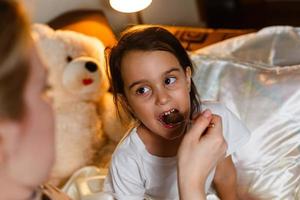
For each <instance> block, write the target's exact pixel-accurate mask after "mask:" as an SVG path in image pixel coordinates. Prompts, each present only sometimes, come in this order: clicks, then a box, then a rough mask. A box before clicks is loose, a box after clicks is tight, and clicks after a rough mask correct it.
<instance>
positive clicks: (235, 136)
mask: <svg viewBox="0 0 300 200" xmlns="http://www.w3.org/2000/svg"><path fill="white" fill-rule="evenodd" d="M220 106H221V107H222V110H223V115H222V116H221V117H222V125H223V132H224V133H223V134H224V138H225V140H226V142H227V144H228V149H227V156H228V155H231V154H232V153H234V152H236V151H237V150H238V149H240V148H242V147H243V146H244V145H245V144H246V143H247V142H248V141H249V138H250V131H249V129H248V128H247V127H246V126H245V125H244V123H243V122H242V121H241V120H240V119H239V118H238V117H237V116H236V115H235V114H234V113H232V112H231V111H230V110H229V109H228V108H227V107H226V106H225V105H223V104H220Z"/></svg>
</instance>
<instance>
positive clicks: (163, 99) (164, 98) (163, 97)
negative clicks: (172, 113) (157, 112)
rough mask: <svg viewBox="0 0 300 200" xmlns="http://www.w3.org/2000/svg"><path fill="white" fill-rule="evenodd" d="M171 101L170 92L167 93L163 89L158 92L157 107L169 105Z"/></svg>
mask: <svg viewBox="0 0 300 200" xmlns="http://www.w3.org/2000/svg"><path fill="white" fill-rule="evenodd" d="M169 100H170V96H169V94H168V91H166V90H165V89H163V88H160V89H157V90H156V104H157V105H164V104H166V103H168V102H169Z"/></svg>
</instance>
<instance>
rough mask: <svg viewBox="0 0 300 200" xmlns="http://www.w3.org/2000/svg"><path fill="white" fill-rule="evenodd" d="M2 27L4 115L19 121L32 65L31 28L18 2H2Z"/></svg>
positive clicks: (0, 104) (0, 102)
mask: <svg viewBox="0 0 300 200" xmlns="http://www.w3.org/2000/svg"><path fill="white" fill-rule="evenodd" d="M0 27H1V28H0V118H8V119H13V120H19V119H20V118H21V117H22V114H23V112H24V105H23V104H24V103H23V93H24V88H25V85H26V80H27V78H28V72H29V66H30V61H29V56H28V55H29V54H28V52H27V51H28V47H29V41H30V39H29V38H30V31H29V29H30V27H29V21H28V20H27V17H26V14H25V12H24V9H23V8H22V7H21V5H20V4H19V3H18V2H17V1H14V0H1V1H0Z"/></svg>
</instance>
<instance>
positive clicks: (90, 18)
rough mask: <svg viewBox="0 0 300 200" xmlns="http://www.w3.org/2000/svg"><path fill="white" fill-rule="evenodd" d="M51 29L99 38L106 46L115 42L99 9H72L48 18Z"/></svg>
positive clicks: (113, 35) (114, 37)
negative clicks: (50, 18)
mask: <svg viewBox="0 0 300 200" xmlns="http://www.w3.org/2000/svg"><path fill="white" fill-rule="evenodd" d="M48 25H49V26H50V27H52V28H53V29H63V30H72V31H76V32H80V33H83V34H86V35H89V36H94V37H96V38H98V39H100V40H101V41H102V42H103V43H104V45H105V46H106V47H111V46H113V45H114V44H115V42H116V36H115V34H114V33H113V31H112V29H111V27H110V25H109V23H108V21H107V18H106V17H105V15H104V13H103V12H102V11H101V10H73V11H69V12H66V13H63V14H62V15H59V16H57V17H56V18H54V19H52V20H50V21H49V22H48Z"/></svg>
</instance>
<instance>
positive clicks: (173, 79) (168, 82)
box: [165, 77, 176, 85]
mask: <svg viewBox="0 0 300 200" xmlns="http://www.w3.org/2000/svg"><path fill="white" fill-rule="evenodd" d="M175 81H176V78H175V77H170V78H166V79H165V84H167V85H170V84H172V83H175Z"/></svg>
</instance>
